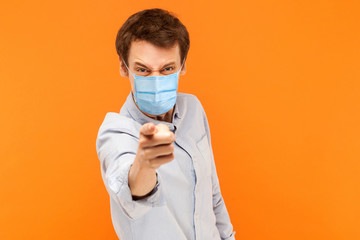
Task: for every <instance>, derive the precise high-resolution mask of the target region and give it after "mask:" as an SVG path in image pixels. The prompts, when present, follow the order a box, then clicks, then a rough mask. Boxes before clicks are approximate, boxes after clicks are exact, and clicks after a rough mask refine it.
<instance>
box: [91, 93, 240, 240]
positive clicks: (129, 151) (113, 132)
mask: <svg viewBox="0 0 360 240" xmlns="http://www.w3.org/2000/svg"><path fill="white" fill-rule="evenodd" d="M174 107H175V108H174V112H173V116H172V122H171V123H169V122H164V121H158V120H155V119H152V118H149V117H148V116H146V115H145V114H143V113H142V112H141V111H140V110H139V109H138V108H137V106H136V104H135V103H134V100H133V98H132V95H131V92H130V94H129V95H128V97H127V99H126V102H125V104H124V105H123V107H122V108H121V110H120V113H113V112H109V113H107V114H106V116H105V119H104V121H103V123H102V125H101V127H100V129H99V132H98V136H97V140H96V150H97V154H98V157H99V160H100V165H101V175H102V178H103V181H104V184H105V187H106V189H107V191H108V193H109V195H110V207H111V218H112V222H113V225H114V229H115V231H116V234H117V235H118V237H119V238H120V239H121V240H195V239H196V240H219V239H227V240H234V239H235V237H234V235H235V232H233V226H232V224H231V222H230V218H229V214H228V212H227V209H226V206H225V202H224V199H223V197H222V195H221V192H220V186H219V180H218V177H217V173H216V168H215V162H214V157H213V152H212V147H211V139H210V130H209V124H208V121H207V118H206V114H205V111H204V109H203V107H202V105H201V103H200V101H199V100H198V98H197V97H195V96H194V95H191V94H186V93H178V97H177V100H176V104H175V106H174ZM147 122H153V123H154V124H155V125H157V124H159V123H162V124H166V125H167V126H168V127H169V129H170V130H171V131H172V132H174V133H175V142H174V143H173V144H174V147H175V148H174V156H175V158H174V159H173V160H172V161H171V162H169V163H166V164H164V165H162V166H160V167H159V168H158V169H157V170H156V173H157V184H156V188H155V191H154V193H153V194H152V195H151V196H149V197H147V198H145V199H141V200H137V201H134V200H133V199H132V196H131V191H130V188H129V185H128V172H129V169H130V166H131V164H132V163H133V161H134V158H135V155H136V152H137V148H138V141H139V131H140V128H141V126H142V125H143V124H145V123H147Z"/></svg>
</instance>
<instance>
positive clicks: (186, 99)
mask: <svg viewBox="0 0 360 240" xmlns="http://www.w3.org/2000/svg"><path fill="white" fill-rule="evenodd" d="M177 97H178V98H179V100H180V101H181V102H182V103H183V104H185V105H190V106H193V107H196V108H201V109H202V110H203V106H202V104H201V102H200V100H199V98H198V97H197V96H195V95H194V94H190V93H181V92H178V96H177Z"/></svg>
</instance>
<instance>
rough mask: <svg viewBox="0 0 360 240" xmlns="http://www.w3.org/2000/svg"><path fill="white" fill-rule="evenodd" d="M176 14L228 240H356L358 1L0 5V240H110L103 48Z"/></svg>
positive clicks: (119, 85) (109, 105)
mask: <svg viewBox="0 0 360 240" xmlns="http://www.w3.org/2000/svg"><path fill="white" fill-rule="evenodd" d="M152 7H161V8H165V9H168V10H170V11H173V12H175V13H176V14H177V16H178V17H179V18H180V19H181V21H182V22H183V23H184V24H185V25H186V26H187V28H188V30H189V33H190V38H191V47H190V52H189V58H188V60H187V73H186V75H185V76H183V77H181V78H180V85H179V91H180V92H186V93H192V94H195V95H196V96H197V97H198V98H199V99H200V101H201V102H202V104H203V106H204V108H205V111H206V113H207V116H208V119H209V123H210V128H211V133H212V144H213V151H214V154H215V161H216V165H217V170H218V175H219V179H220V184H221V190H222V194H223V197H224V199H225V203H226V205H227V208H228V211H229V214H230V217H231V220H232V223H233V226H234V230H235V231H236V238H237V239H243V240H245V239H249V240H250V239H264V240H282V239H283V240H289V239H291V240H297V239H299V240H300V239H302V240H303V239H314V240H315V239H316V240H318V239H326V240H333V239H334V240H335V239H339V240H340V239H341V240H342V239H346V240H353V239H354V240H355V239H360V204H359V203H360V187H359V186H360V177H359V175H360V164H359V160H360V126H359V125H360V83H359V80H360V67H359V66H360V60H359V59H360V45H359V43H360V31H359V30H360V17H359V12H360V6H359V1H356V0H353V1H336V0H327V1H313V0H311V1H310V0H306V1H304V0H303V1H259V0H258V1H237V0H233V1H229V0H225V1H220V2H219V1H191V0H186V1H185V0H183V1H176V2H175V1H165V0H164V1H142V0H139V1H130V0H128V1H115V0H111V1H83V0H82V1H81V0H80V1H70V0H64V1H45V0H43V1H38V0H34V1H23V0H20V1H2V2H1V4H0V31H1V38H0V80H1V87H0V104H1V109H0V114H1V118H0V119H1V120H0V121H1V125H0V128H1V129H0V130H1V134H0V154H1V162H0V239H116V235H115V232H114V230H113V227H112V223H111V218H110V206H109V196H108V194H107V192H106V189H105V187H104V185H103V182H102V179H101V175H100V165H99V160H98V158H97V155H96V149H95V140H96V136H97V132H98V129H99V126H100V124H101V122H102V121H103V119H104V117H105V114H106V112H119V110H120V108H121V106H122V104H123V102H124V101H125V98H126V96H127V95H128V93H129V91H130V84H129V81H128V79H125V78H122V77H121V76H120V75H119V72H118V69H119V62H118V57H117V55H116V51H115V37H116V33H117V30H118V29H119V27H120V26H121V25H122V23H123V22H124V21H125V20H126V19H127V17H129V16H130V14H133V13H135V12H137V11H139V10H142V9H145V8H152Z"/></svg>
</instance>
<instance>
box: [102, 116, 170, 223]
mask: <svg viewBox="0 0 360 240" xmlns="http://www.w3.org/2000/svg"><path fill="white" fill-rule="evenodd" d="M111 118H112V119H111ZM116 118H118V119H114V117H113V115H112V117H111V116H108V115H107V117H105V120H104V122H103V124H102V125H101V127H100V129H99V133H98V136H97V140H96V150H97V154H98V157H99V160H100V164H101V175H102V178H103V181H104V184H105V187H106V189H107V191H108V193H109V195H110V197H111V198H113V199H114V200H115V201H116V202H117V203H118V204H119V205H120V207H121V209H122V210H123V211H124V213H126V214H127V215H128V216H129V218H131V219H137V218H139V217H141V216H143V215H144V214H145V213H146V212H148V211H149V210H150V209H151V208H152V207H155V206H161V205H163V204H164V199H163V197H162V194H161V191H160V190H161V189H160V187H161V179H160V178H157V182H158V183H157V185H156V187H155V191H153V193H152V194H151V195H150V196H148V197H146V198H144V199H141V200H137V201H134V199H133V198H132V194H131V190H130V187H129V172H130V168H131V166H132V164H133V163H134V159H135V157H136V151H137V148H138V138H137V137H136V135H135V131H133V132H131V131H130V130H131V127H133V124H134V123H133V122H131V123H129V119H127V118H121V119H120V118H119V116H116ZM127 123H129V126H126V124H127ZM124 125H125V126H124ZM154 177H156V176H154ZM152 187H153V186H152Z"/></svg>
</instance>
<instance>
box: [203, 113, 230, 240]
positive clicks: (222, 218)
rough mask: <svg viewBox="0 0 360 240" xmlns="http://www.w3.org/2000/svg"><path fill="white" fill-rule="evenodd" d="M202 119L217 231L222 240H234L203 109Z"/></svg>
mask: <svg viewBox="0 0 360 240" xmlns="http://www.w3.org/2000/svg"><path fill="white" fill-rule="evenodd" d="M203 117H204V124H205V130H206V134H207V137H208V140H209V141H208V142H209V145H210V153H211V165H212V166H211V177H212V188H213V209H214V213H215V216H216V227H217V228H218V230H219V233H220V237H221V239H222V240H235V231H233V226H232V224H231V221H230V216H229V213H228V211H227V209H226V206H225V202H224V199H223V197H222V195H221V191H220V184H219V179H218V176H217V172H216V167H215V161H214V154H213V151H212V146H211V136H210V128H209V123H208V120H207V117H206V114H205V111H204V109H203Z"/></svg>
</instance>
